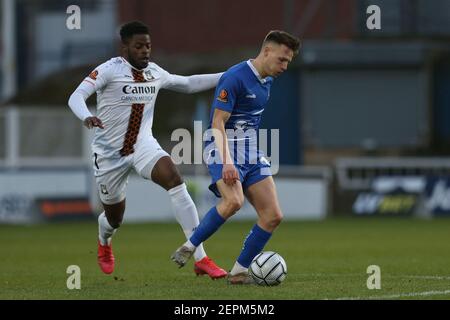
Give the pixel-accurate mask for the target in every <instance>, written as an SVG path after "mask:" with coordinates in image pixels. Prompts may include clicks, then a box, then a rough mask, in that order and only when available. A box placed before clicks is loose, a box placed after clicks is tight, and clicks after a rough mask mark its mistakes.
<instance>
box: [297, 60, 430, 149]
mask: <svg viewBox="0 0 450 320" xmlns="http://www.w3.org/2000/svg"><path fill="white" fill-rule="evenodd" d="M302 79H303V80H302V95H301V97H302V103H301V105H302V106H303V118H304V122H303V130H304V139H305V141H304V142H305V144H306V145H309V146H311V145H313V146H317V147H358V146H359V147H361V146H364V145H365V144H369V145H370V144H371V143H375V145H376V146H379V147H404V146H417V145H420V144H422V143H424V142H425V141H426V139H427V135H428V129H429V128H428V126H429V124H428V120H427V119H428V115H427V103H426V97H427V92H428V91H427V82H426V74H425V72H424V71H423V70H421V69H418V68H414V69H383V68H378V69H358V70H356V69H320V68H319V69H310V70H306V71H305V72H304V74H303V78H302Z"/></svg>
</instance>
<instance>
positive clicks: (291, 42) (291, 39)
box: [263, 30, 300, 56]
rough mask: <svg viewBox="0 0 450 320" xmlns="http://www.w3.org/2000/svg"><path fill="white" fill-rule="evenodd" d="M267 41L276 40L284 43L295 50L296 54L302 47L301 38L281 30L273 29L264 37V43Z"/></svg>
mask: <svg viewBox="0 0 450 320" xmlns="http://www.w3.org/2000/svg"><path fill="white" fill-rule="evenodd" d="M267 42H275V43H277V44H284V45H285V46H286V47H288V48H289V49H291V50H292V51H294V56H296V55H297V54H298V51H299V49H300V39H299V38H297V37H295V36H293V35H291V34H289V33H287V32H286V31H281V30H272V31H270V32H269V33H268V34H267V35H266V37H265V38H264V41H263V45H264V44H266V43H267Z"/></svg>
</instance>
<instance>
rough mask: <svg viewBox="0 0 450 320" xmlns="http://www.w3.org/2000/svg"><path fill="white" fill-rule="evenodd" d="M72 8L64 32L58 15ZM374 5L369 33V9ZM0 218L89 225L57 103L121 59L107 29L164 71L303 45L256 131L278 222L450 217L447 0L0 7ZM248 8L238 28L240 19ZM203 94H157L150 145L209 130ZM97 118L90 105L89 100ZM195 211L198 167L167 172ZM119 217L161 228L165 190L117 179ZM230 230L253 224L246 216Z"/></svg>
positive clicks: (76, 156)
mask: <svg viewBox="0 0 450 320" xmlns="http://www.w3.org/2000/svg"><path fill="white" fill-rule="evenodd" d="M70 5H77V6H79V8H80V10H81V29H74V30H70V29H68V28H67V27H66V21H67V19H68V17H69V16H70V14H69V13H67V11H66V10H67V8H68V7H69V6H70ZM370 5H377V6H379V8H380V16H381V29H379V30H369V29H368V28H367V25H366V21H367V19H368V17H369V16H370V14H368V13H367V11H366V10H367V7H368V6H370ZM0 9H1V11H0V12H1V14H0V19H1V20H0V25H1V32H0V57H1V59H0V60H1V65H0V222H13V223H28V222H32V221H53V220H59V219H68V218H92V217H93V216H95V214H96V213H98V212H99V210H100V205H99V202H98V198H97V196H96V190H95V188H94V183H93V178H92V172H91V155H90V141H91V139H92V133H91V132H89V131H88V130H86V129H84V128H83V127H82V124H81V122H80V121H79V120H78V118H76V117H75V116H74V115H73V114H72V112H71V111H70V109H69V107H68V106H67V100H68V97H69V96H70V94H71V92H72V91H73V90H74V89H75V88H76V86H77V85H78V84H79V83H80V82H81V81H82V79H83V78H84V77H85V76H86V75H88V74H89V72H90V71H92V69H93V68H95V66H97V65H98V64H100V63H102V62H104V61H105V60H107V59H109V58H110V57H113V56H117V55H119V48H120V47H119V44H120V43H119V37H118V29H119V27H120V25H121V24H122V23H124V22H127V21H130V20H141V21H143V22H145V23H147V24H148V25H149V27H150V32H151V37H152V59H153V61H155V62H156V63H157V64H159V65H160V66H162V67H163V68H165V69H166V70H168V71H169V72H171V73H176V74H182V75H190V74H196V73H206V72H220V71H224V70H226V69H227V68H229V67H230V66H232V65H233V64H236V63H238V62H240V61H242V60H245V59H248V58H252V57H255V56H256V54H257V52H258V50H259V48H260V45H261V41H262V39H263V38H264V36H265V35H266V34H267V32H268V31H270V30H272V29H283V30H286V31H289V32H291V33H293V34H295V35H297V36H299V37H300V38H301V39H302V49H301V52H300V55H299V56H298V58H297V59H295V60H294V61H293V63H292V65H291V66H290V68H289V70H288V71H287V72H286V73H285V74H283V75H282V76H281V77H280V78H279V79H277V80H276V81H275V83H274V86H273V90H272V94H271V100H270V103H269V106H268V108H267V109H266V111H265V113H264V115H263V123H262V127H263V128H269V129H270V128H272V129H279V130H280V147H279V150H280V171H279V173H278V174H277V175H276V177H275V179H276V181H277V186H278V193H279V195H280V201H281V205H282V208H283V211H284V213H285V215H286V218H288V219H323V218H325V217H327V216H334V215H336V216H337V215H354V216H374V215H378V216H399V215H402V216H419V217H427V218H430V217H433V216H442V215H444V216H445V215H450V172H449V171H450V90H449V88H450V41H449V40H450V1H448V0H371V1H368V0H367V1H366V0H336V1H321V0H298V1H295V0H282V1H271V2H267V3H265V2H264V4H263V5H262V4H261V3H260V1H256V0H248V1H247V0H246V1H239V2H238V1H233V2H230V1H222V0H198V1H189V2H187V1H175V0H167V1H156V0H149V1H139V0H130V1H125V0H111V1H107V0H99V1H56V0H42V1H39V0H33V1H31V0H16V1H14V0H0ZM249 12H252V19H250V20H249V17H248V13H249ZM211 102H212V91H209V92H206V93H201V94H195V95H183V94H179V93H173V92H168V91H163V92H161V93H160V95H159V97H158V101H157V102H156V110H155V119H154V131H153V132H154V135H155V136H156V137H157V139H158V140H159V142H160V143H161V145H162V146H163V147H164V148H165V149H166V150H167V151H168V152H169V153H170V150H171V148H172V147H173V145H174V143H175V142H173V141H171V133H172V132H173V130H175V129H177V128H186V129H188V130H191V131H192V130H193V123H194V121H196V120H197V121H198V120H201V121H204V123H205V125H204V127H206V122H207V121H208V119H209V108H210V103H211ZM88 105H89V106H90V107H91V108H92V110H95V97H91V98H90V99H89V100H88ZM180 170H181V172H182V174H183V175H184V177H185V179H186V181H187V182H188V185H189V190H190V192H191V194H192V195H193V197H194V199H195V201H196V204H197V206H198V208H199V213H200V214H201V215H202V214H203V213H204V212H206V209H207V208H209V207H208V206H210V205H211V203H214V201H215V199H214V198H213V195H212V193H211V194H210V192H209V191H208V190H207V188H206V186H207V184H208V180H209V178H208V176H207V172H206V168H205V166H204V165H181V166H180ZM127 197H128V199H129V201H128V204H129V206H128V207H127V213H126V218H125V219H128V221H149V220H158V221H165V220H172V219H173V216H172V213H171V208H170V202H169V200H168V198H167V196H166V195H165V193H164V191H163V190H162V189H160V188H159V187H157V186H155V185H152V184H150V183H148V182H146V181H144V180H140V178H138V177H137V176H132V177H131V178H130V182H129V188H128V193H127ZM243 211H244V213H243V214H242V215H241V216H239V217H237V218H236V219H243V218H246V217H251V216H252V214H253V212H252V209H251V208H250V207H249V206H248V205H247V206H246V207H245V208H244V209H243Z"/></svg>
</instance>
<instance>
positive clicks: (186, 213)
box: [168, 183, 206, 261]
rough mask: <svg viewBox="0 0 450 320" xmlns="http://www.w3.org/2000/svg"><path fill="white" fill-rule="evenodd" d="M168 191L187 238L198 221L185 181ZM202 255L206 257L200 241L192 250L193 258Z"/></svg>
mask: <svg viewBox="0 0 450 320" xmlns="http://www.w3.org/2000/svg"><path fill="white" fill-rule="evenodd" d="M168 192H169V195H170V200H171V201H172V206H173V209H174V211H175V217H176V218H177V221H178V223H179V224H180V226H181V228H182V229H183V232H184V234H185V236H186V238H187V239H188V240H189V238H190V237H191V235H192V234H193V233H194V230H195V228H196V227H197V226H198V225H199V223H200V221H199V219H198V213H197V208H196V207H195V204H194V201H192V198H191V196H190V195H189V193H188V191H187V188H186V184H185V183H183V184H181V185H179V186H176V187H175V188H172V189H170V190H169V191H168ZM189 242H190V241H189ZM204 257H206V252H205V249H203V244H202V243H201V244H200V245H199V246H198V247H197V249H196V250H195V252H194V259H195V261H199V260H201V259H203V258H204Z"/></svg>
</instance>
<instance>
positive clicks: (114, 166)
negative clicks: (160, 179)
mask: <svg viewBox="0 0 450 320" xmlns="http://www.w3.org/2000/svg"><path fill="white" fill-rule="evenodd" d="M164 156H169V154H168V153H167V152H166V151H164V150H163V149H162V148H161V146H160V145H159V143H158V141H157V140H156V139H155V138H154V137H150V138H148V137H146V138H145V139H141V140H138V141H137V142H136V144H135V145H134V152H133V153H132V154H130V155H128V156H124V157H121V156H118V157H114V158H105V157H102V155H100V154H97V153H94V154H93V155H92V161H93V165H94V176H95V180H96V184H97V188H98V192H99V195H100V199H101V201H102V202H103V203H104V204H110V205H111V204H115V203H119V202H121V201H122V200H124V199H125V195H126V192H125V191H126V186H127V183H128V175H129V174H130V172H131V170H133V169H134V170H135V171H136V172H137V173H138V174H139V175H140V176H141V177H143V178H144V179H148V180H151V172H152V170H153V167H154V166H155V164H156V162H158V160H159V159H161V158H162V157H164ZM169 157H170V156H169Z"/></svg>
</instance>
